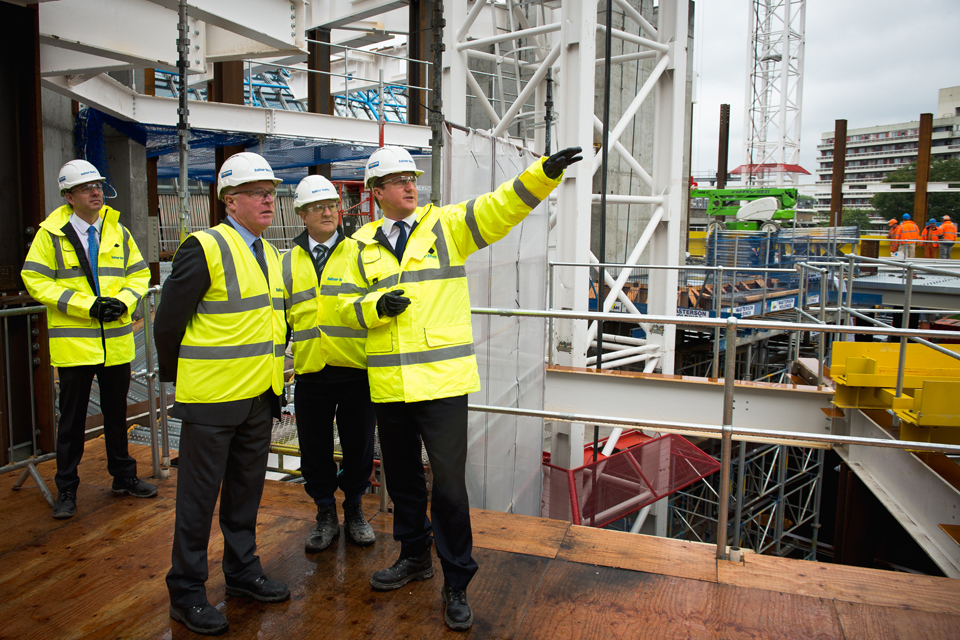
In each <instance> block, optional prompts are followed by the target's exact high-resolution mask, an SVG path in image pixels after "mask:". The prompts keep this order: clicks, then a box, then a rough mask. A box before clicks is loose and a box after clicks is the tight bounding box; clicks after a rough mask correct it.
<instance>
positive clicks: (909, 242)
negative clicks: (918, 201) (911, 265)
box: [897, 213, 920, 258]
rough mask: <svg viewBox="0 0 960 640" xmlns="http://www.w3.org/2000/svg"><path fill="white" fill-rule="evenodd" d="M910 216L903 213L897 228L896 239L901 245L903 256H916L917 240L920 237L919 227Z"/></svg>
mask: <svg viewBox="0 0 960 640" xmlns="http://www.w3.org/2000/svg"><path fill="white" fill-rule="evenodd" d="M910 217H911V216H910V214H909V213H905V214H903V222H901V223H900V226H899V227H898V228H897V229H898V233H897V240H899V241H900V244H901V245H902V247H903V257H904V258H916V257H917V240H919V239H920V227H918V226H917V223H916V222H914V221H913V220H911V219H910Z"/></svg>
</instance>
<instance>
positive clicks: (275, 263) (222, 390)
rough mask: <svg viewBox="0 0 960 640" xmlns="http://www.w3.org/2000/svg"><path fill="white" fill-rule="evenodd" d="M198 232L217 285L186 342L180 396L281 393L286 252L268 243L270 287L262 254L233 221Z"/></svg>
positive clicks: (199, 399)
mask: <svg viewBox="0 0 960 640" xmlns="http://www.w3.org/2000/svg"><path fill="white" fill-rule="evenodd" d="M192 235H193V236H194V237H195V238H196V239H197V240H199V241H200V246H201V247H203V253H204V256H205V257H206V260H207V269H208V271H209V273H210V288H209V289H207V292H206V293H205V294H204V296H203V299H202V300H201V301H200V304H199V305H197V312H196V313H195V314H194V315H193V317H192V318H191V319H190V323H189V324H188V325H187V329H186V331H185V332H184V336H183V341H182V342H181V343H180V354H179V358H178V360H177V402H183V403H217V402H230V401H233V400H244V399H247V398H252V397H254V396H256V395H258V394H261V393H263V392H265V391H267V390H268V389H272V390H273V393H275V394H277V395H280V394H282V393H283V359H284V351H286V340H287V323H286V321H285V320H284V317H283V279H282V277H281V273H280V254H279V253H278V252H277V250H276V248H274V246H273V245H271V244H270V243H269V242H264V243H263V253H264V257H265V258H266V261H267V272H268V273H269V275H270V280H269V285H268V283H267V280H266V279H265V278H264V277H263V271H261V270H260V265H259V264H258V263H257V259H256V258H255V257H254V255H253V253H252V252H251V251H250V248H249V247H248V246H247V244H246V243H245V242H244V240H243V238H242V237H241V236H240V234H239V233H237V231H236V230H235V229H233V228H232V227H231V226H230V225H227V224H220V225H217V226H216V227H213V228H212V229H207V230H205V231H198V232H196V233H194V234H192Z"/></svg>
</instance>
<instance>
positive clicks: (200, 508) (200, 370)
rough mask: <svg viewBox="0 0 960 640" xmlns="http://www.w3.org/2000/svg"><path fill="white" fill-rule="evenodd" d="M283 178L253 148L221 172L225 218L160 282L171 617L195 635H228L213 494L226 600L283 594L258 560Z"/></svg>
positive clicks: (189, 245)
mask: <svg viewBox="0 0 960 640" xmlns="http://www.w3.org/2000/svg"><path fill="white" fill-rule="evenodd" d="M280 182H281V180H279V179H277V178H275V177H274V175H273V169H272V168H271V167H270V165H269V164H268V163H267V161H266V160H264V159H263V158H262V157H261V156H259V155H257V154H255V153H247V152H244V153H238V154H236V155H233V156H231V157H230V158H228V159H227V160H226V161H225V162H224V163H223V166H221V167H220V170H219V172H218V173H217V194H218V196H219V198H220V199H221V200H222V201H223V203H224V205H225V206H226V209H227V218H226V219H225V220H224V222H223V223H222V224H219V225H217V226H215V227H213V228H212V229H207V230H205V231H198V232H196V233H194V234H192V235H191V236H190V237H189V238H187V239H186V240H184V242H183V244H182V245H180V248H179V249H178V250H177V254H176V256H175V257H174V260H173V271H172V273H171V274H170V277H169V278H167V280H166V282H165V283H164V286H163V296H162V298H161V301H160V306H159V307H158V309H157V315H156V321H155V325H154V327H155V329H154V333H155V335H156V343H157V356H158V359H159V367H160V379H161V380H164V381H166V382H176V386H177V397H176V404H175V405H174V407H173V409H172V410H171V412H170V415H171V416H173V417H175V418H179V419H180V420H182V422H183V426H182V428H181V433H180V449H179V451H180V461H179V467H178V477H177V514H176V524H175V526H174V534H173V554H172V567H171V568H170V571H169V572H168V573H167V589H168V590H169V592H170V617H171V618H173V619H174V620H177V621H179V622H182V623H184V624H185V625H186V626H187V628H188V629H190V630H191V631H194V632H196V633H201V634H206V635H217V634H220V633H223V632H225V631H226V630H227V627H228V622H227V619H226V617H225V616H224V615H223V614H222V613H220V611H218V610H217V609H215V608H214V607H213V606H211V605H210V603H209V602H208V600H207V593H206V587H205V582H206V581H207V545H208V543H209V539H210V527H211V523H212V519H213V511H214V507H215V506H216V503H217V495H218V494H219V496H220V530H221V531H222V533H223V573H224V577H225V579H226V584H227V588H226V592H227V595H229V596H240V597H247V598H253V599H254V600H259V601H261V602H281V601H283V600H286V599H288V598H289V597H290V591H289V589H287V586H286V585H285V584H283V583H282V582H278V581H276V580H270V579H269V578H267V577H266V576H265V575H264V572H263V567H262V566H261V565H260V559H259V558H258V557H257V555H256V548H257V540H256V526H257V510H258V509H259V507H260V498H261V496H262V494H263V482H264V477H265V475H266V470H267V454H268V452H269V448H270V435H271V432H272V428H273V419H274V418H279V417H280V395H281V394H282V393H283V361H284V351H285V349H286V331H287V326H286V321H285V319H284V313H283V280H282V276H281V271H280V254H279V253H278V252H277V250H276V249H275V248H274V247H273V246H272V245H270V244H269V243H267V242H264V241H263V239H262V234H263V232H264V231H265V230H266V229H267V227H269V226H270V223H271V222H272V221H273V215H274V206H275V203H276V186H277V185H278V184H280Z"/></svg>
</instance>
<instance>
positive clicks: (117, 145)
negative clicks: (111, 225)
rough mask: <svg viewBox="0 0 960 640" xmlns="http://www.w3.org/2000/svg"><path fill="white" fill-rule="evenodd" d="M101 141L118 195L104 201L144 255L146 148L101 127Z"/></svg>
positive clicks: (145, 240)
mask: <svg viewBox="0 0 960 640" xmlns="http://www.w3.org/2000/svg"><path fill="white" fill-rule="evenodd" d="M103 133H104V142H105V143H106V147H107V161H108V162H109V163H110V177H111V179H112V180H113V186H114V188H115V189H116V190H117V197H116V198H114V199H112V200H108V201H107V204H108V205H110V206H111V207H113V208H114V209H116V210H117V211H119V212H120V224H122V225H123V226H125V227H126V228H127V229H129V230H130V233H131V234H133V239H134V241H135V242H136V243H137V246H138V247H139V248H140V253H142V254H144V257H146V251H147V150H146V148H145V147H144V146H143V145H141V144H139V143H137V142H134V141H133V140H131V139H130V138H128V137H126V136H124V135H122V134H120V133H118V132H117V131H115V130H114V129H113V128H111V127H109V126H104V132H103Z"/></svg>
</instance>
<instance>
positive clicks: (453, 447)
mask: <svg viewBox="0 0 960 640" xmlns="http://www.w3.org/2000/svg"><path fill="white" fill-rule="evenodd" d="M375 407H376V410H377V424H378V428H379V430H380V455H381V459H382V462H383V467H384V471H385V472H386V477H387V491H388V492H389V493H390V497H391V498H393V506H394V517H393V538H394V540H397V541H398V542H400V557H401V558H408V557H411V556H416V555H419V554H420V553H423V551H424V550H426V549H427V548H428V547H429V546H430V535H431V533H432V534H433V538H434V542H435V543H436V546H437V555H438V556H439V557H440V564H441V566H442V567H443V577H444V580H445V581H446V582H447V583H448V584H449V585H450V586H451V587H453V588H454V589H466V588H467V584H469V582H470V579H471V578H472V577H473V575H474V574H475V573H476V572H477V563H476V561H474V559H473V557H472V556H471V553H472V552H473V531H472V530H471V529H470V505H469V502H468V499H467V484H466V478H465V472H466V463H467V396H465V395H463V396H457V397H454V398H442V399H439V400H426V401H424V402H410V403H403V402H386V403H383V404H376V405H375ZM421 441H422V442H423V445H424V446H425V447H426V450H427V456H428V457H429V458H430V466H431V469H432V470H433V502H432V504H431V508H430V516H431V518H432V519H433V523H432V526H431V522H430V519H428V518H427V485H426V479H425V477H424V470H423V462H422V460H421V457H420V443H421Z"/></svg>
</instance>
